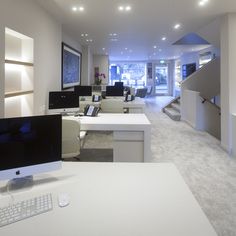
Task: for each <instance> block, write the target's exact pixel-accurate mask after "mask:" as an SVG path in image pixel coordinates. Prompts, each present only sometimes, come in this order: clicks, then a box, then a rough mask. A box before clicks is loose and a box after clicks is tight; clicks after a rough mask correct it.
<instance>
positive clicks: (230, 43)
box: [221, 13, 236, 155]
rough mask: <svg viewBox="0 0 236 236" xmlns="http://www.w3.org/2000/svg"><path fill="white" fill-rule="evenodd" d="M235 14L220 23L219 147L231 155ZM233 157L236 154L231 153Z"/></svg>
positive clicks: (235, 108)
mask: <svg viewBox="0 0 236 236" xmlns="http://www.w3.org/2000/svg"><path fill="white" fill-rule="evenodd" d="M235 42H236V14H235V13H231V14H227V15H225V16H224V17H222V23H221V58H222V60H221V145H222V146H223V147H224V148H225V149H226V150H227V151H228V152H229V153H231V152H232V150H235V147H233V146H232V145H233V144H232V137H235V136H236V134H235V133H234V132H236V130H232V125H231V119H232V117H231V114H233V113H234V114H235V113H236V93H235V89H236V79H235V78H236V43H235ZM233 154H234V155H235V154H236V153H233Z"/></svg>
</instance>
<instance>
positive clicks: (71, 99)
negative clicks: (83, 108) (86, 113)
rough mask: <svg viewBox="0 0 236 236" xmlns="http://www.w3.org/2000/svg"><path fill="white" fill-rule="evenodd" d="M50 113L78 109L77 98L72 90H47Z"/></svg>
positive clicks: (75, 110) (68, 111) (76, 110)
mask: <svg viewBox="0 0 236 236" xmlns="http://www.w3.org/2000/svg"><path fill="white" fill-rule="evenodd" d="M48 108H49V112H50V113H70V112H78V111H79V99H78V96H77V95H76V94H75V92H73V91H57V92H49V107H48Z"/></svg>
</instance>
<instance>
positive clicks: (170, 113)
mask: <svg viewBox="0 0 236 236" xmlns="http://www.w3.org/2000/svg"><path fill="white" fill-rule="evenodd" d="M164 112H165V113H166V114H167V115H168V116H169V117H170V118H171V119H172V120H175V121H180V117H181V116H180V113H179V112H178V111H176V110H175V109H174V108H172V107H166V108H165V109H164Z"/></svg>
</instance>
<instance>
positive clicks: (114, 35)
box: [109, 33, 118, 37]
mask: <svg viewBox="0 0 236 236" xmlns="http://www.w3.org/2000/svg"><path fill="white" fill-rule="evenodd" d="M109 35H110V36H113V37H116V36H117V35H118V34H117V33H110V34H109Z"/></svg>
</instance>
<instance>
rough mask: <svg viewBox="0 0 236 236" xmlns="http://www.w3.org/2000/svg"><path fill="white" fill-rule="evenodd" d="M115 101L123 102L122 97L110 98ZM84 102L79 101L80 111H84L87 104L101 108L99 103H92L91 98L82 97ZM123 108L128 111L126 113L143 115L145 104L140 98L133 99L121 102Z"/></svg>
mask: <svg viewBox="0 0 236 236" xmlns="http://www.w3.org/2000/svg"><path fill="white" fill-rule="evenodd" d="M111 98H113V99H114V98H115V99H121V100H124V98H123V97H111ZM84 99H85V100H83V101H80V107H81V110H83V109H84V107H85V106H86V105H87V104H89V105H94V106H96V107H100V106H101V102H93V101H92V97H84ZM109 99H110V98H109V97H108V98H106V100H109ZM123 108H124V109H127V110H128V113H144V108H145V102H144V99H142V98H139V97H137V98H135V100H133V101H129V102H125V101H123Z"/></svg>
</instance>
